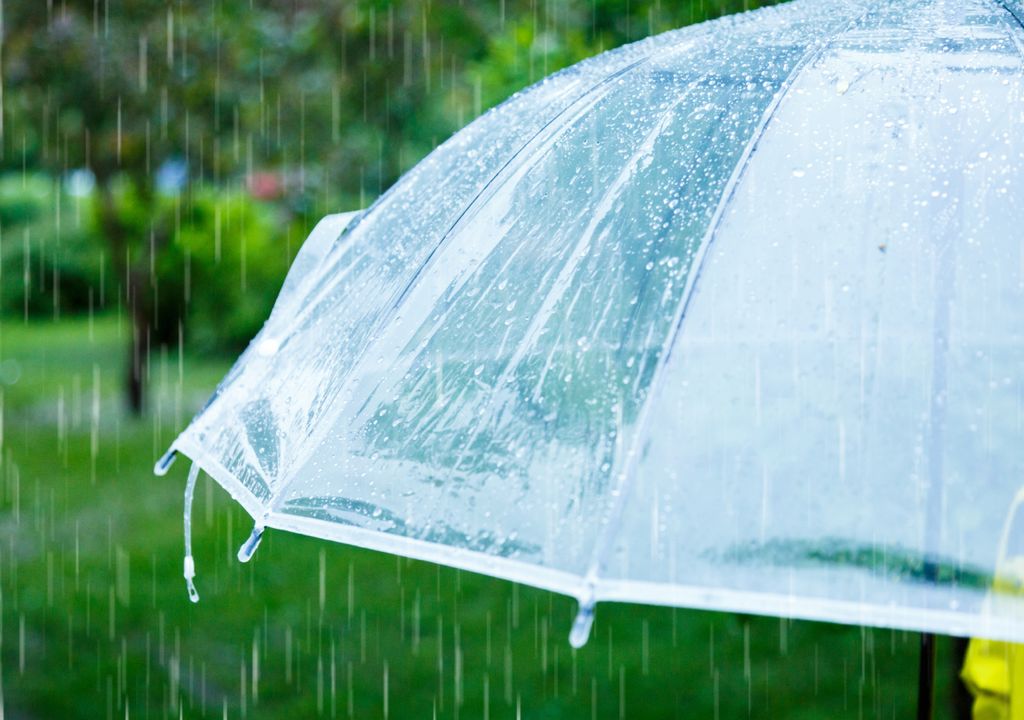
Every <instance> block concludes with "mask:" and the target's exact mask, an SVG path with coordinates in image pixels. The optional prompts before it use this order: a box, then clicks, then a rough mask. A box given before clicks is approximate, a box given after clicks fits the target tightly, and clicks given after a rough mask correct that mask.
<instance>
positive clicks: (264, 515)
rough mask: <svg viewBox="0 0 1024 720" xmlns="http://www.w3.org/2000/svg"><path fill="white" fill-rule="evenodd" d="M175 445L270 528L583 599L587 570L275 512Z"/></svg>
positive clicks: (189, 448) (182, 444)
mask: <svg viewBox="0 0 1024 720" xmlns="http://www.w3.org/2000/svg"><path fill="white" fill-rule="evenodd" d="M172 447H173V449H175V450H177V451H178V452H180V453H181V454H182V455H186V456H187V457H189V458H190V459H191V460H192V461H193V462H195V463H196V464H197V465H199V467H200V468H202V470H203V471H204V472H206V473H207V474H208V475H209V476H210V477H212V478H213V479H214V480H216V481H217V483H218V484H219V485H221V487H223V488H224V489H225V490H226V491H227V492H228V494H229V495H231V497H232V498H233V499H234V500H235V501H236V502H238V504H239V505H241V506H242V508H244V509H245V511H246V512H247V513H249V515H250V516H252V518H253V521H254V522H260V523H261V524H262V525H263V526H264V527H266V528H274V529H277V530H285V531H288V532H294V533H298V534H300V535H307V536H309V537H314V538H320V539H326V540H332V541H334V542H339V543H342V544H345V545H352V546H355V547H360V548H365V549H367V550H375V551H378V552H386V553H391V554H393V555H401V556H404V557H409V558H413V559H416V560H426V561H427V562H433V563H437V564H439V565H446V566H448V567H453V568H458V569H460V570H468V571H470V572H475V573H480V574H482V575H489V576H491V577H495V578H499V579H502V580H509V581H512V582H517V583H520V584H523V585H529V586H532V587H536V588H540V589H542V590H550V591H551V592H556V593H559V594H561V595H568V596H570V597H575V598H577V599H578V598H580V597H581V596H582V593H583V592H584V589H585V588H584V582H583V576H582V575H577V574H574V573H571V572H566V571H564V570H554V569H552V568H546V567H543V566H540V565H534V564H533V563H528V562H523V561H521V560H513V559H510V558H504V557H498V556H495V555H488V554H486V553H482V552H479V551H477V550H466V549H464V548H456V547H452V546H450V545H441V544H439V543H434V542H429V541H426V540H418V539H416V538H409V537H403V536H401V535H392V534H389V533H386V532H381V531H379V530H367V529H366V528H361V527H358V526H356V525H342V524H339V523H335V522H329V521H327V520H320V519H317V518H312V517H305V516H302V515H292V514H289V513H282V512H269V511H268V507H269V505H268V504H265V503H264V502H263V501H262V500H260V499H259V498H258V497H257V496H256V495H255V494H254V493H253V492H252V491H251V490H250V489H249V488H247V487H246V486H245V485H243V484H242V483H241V482H239V481H238V479H237V478H235V476H234V475H232V474H231V473H230V472H229V471H228V470H227V469H226V468H225V467H224V466H223V465H221V463H220V462H218V461H217V460H215V459H214V458H212V457H210V456H209V455H207V454H205V453H204V452H203V451H202V450H200V449H199V448H198V447H196V446H194V445H192V444H190V443H189V442H188V441H187V440H186V441H181V440H179V441H177V442H176V443H175V444H174V446H172Z"/></svg>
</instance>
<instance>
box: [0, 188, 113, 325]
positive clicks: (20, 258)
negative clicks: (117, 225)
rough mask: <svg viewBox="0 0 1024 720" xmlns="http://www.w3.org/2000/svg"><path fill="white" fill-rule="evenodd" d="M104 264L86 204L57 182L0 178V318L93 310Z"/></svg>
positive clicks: (101, 299) (101, 298)
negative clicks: (64, 189)
mask: <svg viewBox="0 0 1024 720" xmlns="http://www.w3.org/2000/svg"><path fill="white" fill-rule="evenodd" d="M108 260H109V258H108V257H107V256H106V255H105V252H104V247H103V245H102V244H101V243H100V242H99V241H98V239H97V237H96V235H95V233H94V232H92V228H91V223H90V221H89V209H88V203H87V202H84V201H83V200H82V199H81V198H73V197H70V196H69V195H68V194H67V193H65V192H64V191H63V189H62V187H61V183H60V181H59V180H55V179H52V178H50V177H49V176H47V175H45V174H42V173H37V174H24V175H23V174H20V173H18V174H14V173H9V174H5V175H2V176H0V313H8V314H11V315H22V316H25V317H27V316H30V315H54V316H59V315H60V314H61V313H65V312H76V311H81V310H87V309H88V308H90V307H94V308H96V309H99V308H100V307H101V306H102V305H104V304H105V300H106V287H105V285H106V281H107V279H108V273H109V268H108V265H109V262H108Z"/></svg>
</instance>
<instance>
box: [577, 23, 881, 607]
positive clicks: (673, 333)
mask: <svg viewBox="0 0 1024 720" xmlns="http://www.w3.org/2000/svg"><path fill="white" fill-rule="evenodd" d="M870 13H871V8H870V7H868V8H867V9H865V10H864V12H863V13H861V14H859V15H857V17H856V18H855V19H854V20H852V21H851V22H849V23H848V24H847V25H846V26H845V27H844V28H842V29H841V30H837V31H836V32H835V33H834V34H833V35H832V36H831V37H829V39H828V40H827V41H825V42H823V43H821V44H819V45H817V47H815V48H813V49H811V50H810V51H807V52H805V53H804V54H803V55H802V56H801V58H800V59H799V60H798V61H797V63H796V65H795V66H794V67H793V69H792V70H791V71H790V72H789V74H788V75H787V76H786V78H785V79H784V80H783V82H782V84H781V85H780V87H779V90H778V91H777V93H776V94H775V96H774V97H773V99H772V101H771V102H770V103H769V104H768V106H767V108H766V109H765V111H764V112H763V113H762V116H761V120H760V121H759V123H758V127H757V129H756V132H755V134H754V136H753V137H751V139H750V141H749V142H748V143H747V145H746V147H745V148H744V150H743V154H742V155H741V156H740V159H739V160H738V162H737V164H736V166H735V168H734V170H733V173H732V175H731V177H730V178H729V181H728V183H727V186H726V188H725V192H723V194H722V198H721V200H720V201H719V204H718V207H717V208H716V210H715V213H714V215H713V216H712V219H711V221H710V223H709V226H708V230H707V231H706V232H705V234H704V238H703V240H702V242H701V245H700V248H699V250H698V253H697V257H696V260H695V265H696V267H695V268H694V270H693V272H692V273H691V274H690V277H691V278H692V279H691V280H690V281H689V282H688V283H687V286H686V287H685V288H684V290H683V297H682V298H681V299H680V301H679V304H678V306H677V310H676V316H675V317H674V318H673V322H672V325H671V327H670V330H669V335H668V338H667V340H668V342H667V343H665V345H664V346H663V347H665V352H664V355H663V356H662V358H661V359H659V361H658V364H657V367H656V368H655V371H654V376H653V378H652V380H651V384H650V385H649V386H648V393H647V401H646V402H645V403H644V405H643V411H642V415H641V417H640V419H639V421H638V427H637V430H636V433H635V434H634V436H633V441H632V442H631V443H630V448H629V451H628V452H627V455H626V461H625V462H626V467H625V468H624V469H623V472H622V480H621V482H620V483H619V485H618V487H617V489H618V494H617V495H616V496H615V503H614V505H613V506H612V508H611V509H610V512H609V517H608V521H607V522H606V523H605V525H604V528H603V529H602V532H601V534H600V535H599V537H598V541H597V544H596V546H595V548H594V553H593V556H592V558H591V562H590V566H589V567H588V569H587V571H586V574H585V575H584V585H583V587H582V588H581V589H580V594H579V597H580V599H581V600H582V599H585V598H589V597H593V596H594V593H595V590H596V588H598V587H599V586H600V584H601V580H600V573H601V571H602V569H603V565H604V563H605V562H606V559H607V555H608V553H609V552H610V550H611V546H612V542H613V541H614V538H615V537H616V536H617V535H618V532H619V529H620V521H621V519H622V514H623V511H624V508H625V505H626V501H627V499H628V497H629V489H630V488H631V487H632V485H633V481H634V479H635V473H636V464H637V462H638V460H637V458H638V454H639V451H640V448H641V447H643V445H644V442H645V441H646V439H647V429H648V426H649V421H648V417H649V412H650V411H649V408H650V405H651V403H652V402H654V401H653V398H654V397H656V395H657V389H658V387H659V386H660V384H661V380H662V377H663V376H664V373H665V367H667V365H668V361H669V359H670V358H671V356H672V349H673V347H674V345H675V343H676V340H677V339H678V337H679V332H680V328H681V327H682V323H683V318H684V317H685V315H686V309H687V308H688V307H689V303H690V299H691V298H692V297H693V293H694V290H695V288H696V284H697V281H698V279H699V278H700V275H701V271H702V269H703V267H704V261H705V259H706V258H707V252H708V248H709V247H710V246H711V244H712V242H713V241H714V239H715V237H716V236H717V234H718V231H719V228H720V226H721V222H722V218H723V217H724V216H725V211H726V210H727V209H728V207H729V205H730V204H731V202H732V198H733V197H734V196H735V193H736V189H737V187H738V186H739V184H740V181H741V180H742V178H743V176H744V175H745V173H746V170H747V167H748V166H749V164H750V159H751V157H752V156H753V154H754V152H755V151H756V149H757V145H758V144H759V143H760V141H761V139H762V138H763V137H764V134H765V132H766V131H767V129H768V125H769V124H770V123H771V121H772V119H774V117H775V114H776V112H777V111H778V109H779V107H780V106H781V105H782V101H783V100H784V99H785V98H786V97H787V96H788V94H789V90H790V89H791V88H792V87H793V85H794V84H795V83H796V80H797V78H798V77H799V76H800V74H801V73H802V72H803V71H804V69H806V68H807V67H809V66H810V65H812V64H813V63H814V62H816V61H817V60H818V59H819V58H820V57H822V55H824V53H825V51H826V50H827V49H829V48H830V47H832V45H833V43H834V42H835V40H836V39H837V38H838V37H840V36H842V35H843V34H845V33H847V32H849V31H850V30H851V29H853V28H854V27H856V26H857V25H858V24H859V23H860V22H862V21H863V20H864V18H865V17H867V16H868V15H870Z"/></svg>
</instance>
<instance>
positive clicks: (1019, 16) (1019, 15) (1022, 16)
mask: <svg viewBox="0 0 1024 720" xmlns="http://www.w3.org/2000/svg"><path fill="white" fill-rule="evenodd" d="M992 2H994V3H995V4H996V5H998V6H999V7H1001V8H1002V9H1003V10H1005V11H1006V12H1008V13H1010V15H1011V16H1012V17H1013V19H1014V20H1016V21H1017V24H1018V25H1020V27H1021V29H1024V12H1022V11H1020V10H1014V9H1013V6H1012V5H1010V4H1009V3H1008V2H1006V0H992ZM1015 44H1016V45H1017V48H1018V49H1019V48H1020V45H1019V44H1018V43H1016V42H1015Z"/></svg>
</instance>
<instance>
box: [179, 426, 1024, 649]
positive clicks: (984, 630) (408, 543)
mask: <svg viewBox="0 0 1024 720" xmlns="http://www.w3.org/2000/svg"><path fill="white" fill-rule="evenodd" d="M172 447H173V449H175V450H177V451H178V452H180V453H182V454H183V455H187V456H188V457H189V458H191V459H192V460H193V461H194V462H195V463H197V464H198V465H199V466H200V468H202V469H203V471H204V472H206V473H207V474H209V475H210V476H211V477H212V478H213V479H214V480H216V481H217V483H218V484H220V485H221V486H222V487H223V488H224V489H225V490H226V491H227V492H228V494H230V495H231V497H232V498H233V499H234V500H235V501H236V502H238V503H239V504H240V505H241V506H242V507H243V508H244V509H245V511H246V512H248V513H249V515H251V516H252V517H253V520H254V521H259V520H260V519H262V524H263V525H264V526H265V527H268V528H275V529H278V530H284V531H287V532H294V533H298V534H300V535H306V536H309V537H315V538H319V539H326V540H332V541H334V542H339V543H342V544H345V545H351V546H354V547H360V548H364V549H367V550H374V551H377V552H386V553H391V554H394V555H401V556H404V557H409V558H413V559H416V560H425V561H427V562H433V563H437V564H439V565H445V566H448V567H453V568H458V569H460V570H467V571H469V572H475V573H480V574H482V575H488V576H490V577H494V578H498V579H501V580H508V581H511V582H517V583H520V584H523V585H528V586H531V587H536V588H539V589H542V590H548V591H551V592H555V593H558V594H560V595H567V596H569V597H573V598H576V599H577V600H580V599H581V598H583V596H584V595H587V594H589V593H590V592H593V596H592V597H593V600H595V601H597V602H626V603H639V604H644V605H660V606H667V607H680V608H689V609H693V610H709V611H714V612H734V613H744V614H751V615H762V616H771V617H783V618H789V619H795V620H810V621H815V622H830V623H838V624H844V625H855V626H869V627H876V628H895V629H903V630H910V631H916V632H934V633H940V634H943V635H958V636H962V637H968V636H978V637H988V638H998V639H1002V640H1007V641H1010V642H1024V623H1019V622H1014V621H1013V620H1007V619H1002V618H1000V617H997V616H995V615H985V614H979V613H974V614H971V615H967V614H964V613H962V612H956V611H952V610H941V609H935V608H913V607H904V606H900V605H896V604H891V605H890V604H879V603H870V602H856V601H847V600H833V599H827V598H816V599H808V598H801V597H799V596H796V595H783V594H777V593H765V592H748V591H739V590H729V589H723V588H712V587H706V586H700V585H681V584H675V583H657V582H645V581H633V580H630V581H622V580H608V579H607V578H597V579H596V582H595V584H594V585H593V587H592V588H591V586H589V585H588V584H587V583H586V581H585V578H584V577H583V575H577V574H574V573H570V572H566V571H563V570H554V569H551V568H545V567H542V566H539V565H534V564H531V563H527V562H523V561H520V560H512V559H509V558H503V557H496V556H493V555H487V554H486V553H482V552H479V551H476V550H466V549H463V548H453V547H451V546H448V545H441V544H438V543H434V542H429V541H426V540H418V539H415V538H408V537H402V536H399V535H391V534H389V533H385V532H381V531H379V530H368V529H366V528H361V527H357V526H355V525H341V524H338V523H334V522H329V521H326V520H320V519H317V518H311V517H304V516H301V515H291V514H287V513H281V512H270V513H268V512H267V505H266V504H264V503H263V501H261V500H260V499H259V498H258V497H257V496H256V495H255V494H254V493H253V492H252V491H251V490H249V489H248V488H247V487H245V485H243V484H242V483H241V482H239V481H238V480H237V479H236V478H235V477H234V475H232V474H231V473H230V472H229V471H228V470H227V469H226V468H224V466H223V465H221V464H220V463H219V462H218V461H217V460H215V459H214V458H212V457H210V456H209V455H207V454H205V453H204V452H203V451H202V450H200V449H199V448H198V447H196V446H195V445H192V444H191V443H189V442H188V441H187V440H185V441H182V440H181V439H179V440H178V441H176V442H175V444H174V445H173V446H172Z"/></svg>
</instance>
